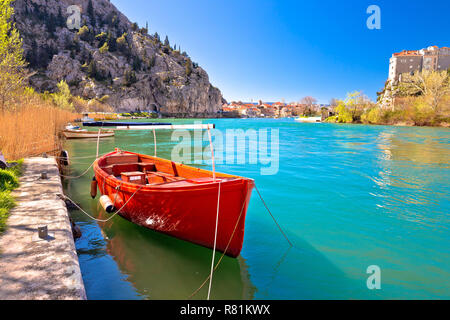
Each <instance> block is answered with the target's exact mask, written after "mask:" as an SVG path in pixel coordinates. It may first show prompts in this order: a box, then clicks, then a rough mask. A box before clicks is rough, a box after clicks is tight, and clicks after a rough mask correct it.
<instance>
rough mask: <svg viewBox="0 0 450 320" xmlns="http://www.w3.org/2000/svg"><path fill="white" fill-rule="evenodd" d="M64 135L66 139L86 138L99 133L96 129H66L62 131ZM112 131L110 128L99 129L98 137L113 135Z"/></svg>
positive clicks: (94, 136)
mask: <svg viewBox="0 0 450 320" xmlns="http://www.w3.org/2000/svg"><path fill="white" fill-rule="evenodd" d="M62 133H63V135H64V137H66V139H87V138H98V136H99V133H98V131H87V130H86V129H79V130H74V129H66V130H64V131H63V132H62ZM113 136H114V131H112V130H105V131H100V138H107V137H113Z"/></svg>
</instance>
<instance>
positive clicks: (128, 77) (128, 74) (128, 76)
mask: <svg viewBox="0 0 450 320" xmlns="http://www.w3.org/2000/svg"><path fill="white" fill-rule="evenodd" d="M136 82H137V79H136V73H135V72H134V71H133V70H127V71H125V79H124V85H126V86H127V87H130V86H131V85H132V84H134V83H136Z"/></svg>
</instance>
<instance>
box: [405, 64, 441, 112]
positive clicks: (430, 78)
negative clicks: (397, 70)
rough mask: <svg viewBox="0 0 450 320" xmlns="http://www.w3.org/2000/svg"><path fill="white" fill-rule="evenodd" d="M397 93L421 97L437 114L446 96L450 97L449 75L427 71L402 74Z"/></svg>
mask: <svg viewBox="0 0 450 320" xmlns="http://www.w3.org/2000/svg"><path fill="white" fill-rule="evenodd" d="M399 92H400V95H403V96H419V95H420V96H423V98H424V99H425V101H426V102H427V103H428V105H429V106H430V107H431V108H432V109H433V110H434V111H436V112H439V111H440V108H441V106H442V105H443V102H444V100H445V99H446V96H448V95H450V75H449V73H448V72H447V71H429V70H423V71H422V72H417V73H415V74H413V75H410V74H404V75H403V76H402V81H401V82H400V83H399Z"/></svg>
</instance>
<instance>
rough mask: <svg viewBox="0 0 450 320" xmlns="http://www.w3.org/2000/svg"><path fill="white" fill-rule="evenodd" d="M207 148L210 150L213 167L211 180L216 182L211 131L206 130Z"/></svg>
mask: <svg viewBox="0 0 450 320" xmlns="http://www.w3.org/2000/svg"><path fill="white" fill-rule="evenodd" d="M208 137H209V147H210V148H211V160H212V167H213V180H214V181H216V163H215V161H214V147H213V144H212V140H211V130H210V129H209V128H208Z"/></svg>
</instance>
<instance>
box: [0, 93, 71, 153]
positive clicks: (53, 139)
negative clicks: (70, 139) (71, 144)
mask: <svg viewBox="0 0 450 320" xmlns="http://www.w3.org/2000/svg"><path fill="white" fill-rule="evenodd" d="M76 118H80V115H78V114H75V113H72V112H69V111H66V110H62V109H59V108H57V107H55V106H54V105H53V104H52V103H50V102H47V101H44V100H43V99H41V98H40V97H39V96H38V95H33V96H32V97H26V99H24V101H21V102H18V103H17V104H16V106H14V107H10V108H9V110H7V111H4V112H0V151H1V152H2V153H3V154H4V155H5V157H6V159H8V160H13V159H21V158H24V157H29V156H35V155H39V154H42V153H44V152H46V153H53V152H56V151H57V150H58V149H59V148H60V146H61V142H60V138H59V134H60V132H61V130H63V129H64V127H65V125H66V124H67V123H68V122H72V121H74V120H75V119H76Z"/></svg>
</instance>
